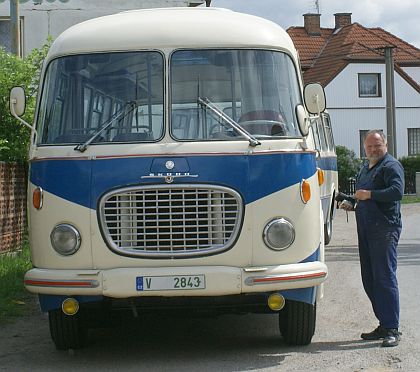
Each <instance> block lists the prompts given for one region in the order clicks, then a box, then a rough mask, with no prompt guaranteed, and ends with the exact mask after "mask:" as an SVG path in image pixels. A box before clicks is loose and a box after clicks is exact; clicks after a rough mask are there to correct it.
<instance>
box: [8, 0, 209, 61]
mask: <svg viewBox="0 0 420 372" xmlns="http://www.w3.org/2000/svg"><path fill="white" fill-rule="evenodd" d="M199 2H201V3H204V1H188V0H124V1H115V0H85V1H83V0H43V2H42V4H40V5H34V2H33V0H26V1H25V0H23V1H22V0H21V4H20V8H19V9H20V16H21V17H23V22H24V27H23V28H24V32H23V44H24V45H23V54H24V55H27V54H28V53H29V52H30V51H31V50H32V49H33V48H39V47H40V46H42V45H43V44H44V43H45V42H46V40H47V37H48V35H52V36H53V38H56V37H57V36H58V35H59V34H61V33H62V32H63V31H64V30H66V29H67V28H69V27H70V26H72V25H74V24H76V23H79V22H82V21H85V20H87V19H91V18H95V17H100V16H103V15H108V14H113V13H117V12H121V11H126V10H131V9H141V8H161V7H173V6H188V5H189V3H199ZM9 16H10V5H9V0H0V17H9Z"/></svg>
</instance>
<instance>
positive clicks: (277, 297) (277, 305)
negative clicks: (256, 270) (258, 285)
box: [267, 293, 286, 311]
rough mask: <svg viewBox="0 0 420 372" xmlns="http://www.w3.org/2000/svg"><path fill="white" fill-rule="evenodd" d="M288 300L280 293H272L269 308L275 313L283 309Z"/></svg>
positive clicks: (268, 301) (268, 302) (269, 298)
mask: <svg viewBox="0 0 420 372" xmlns="http://www.w3.org/2000/svg"><path fill="white" fill-rule="evenodd" d="M285 303H286V300H285V299H284V297H283V296H282V295H281V294H280V293H272V294H271V295H270V296H269V297H268V300H267V304H268V307H269V308H270V309H271V310H273V311H280V310H281V309H283V307H284V304H285Z"/></svg>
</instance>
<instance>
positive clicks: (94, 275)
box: [24, 261, 328, 298]
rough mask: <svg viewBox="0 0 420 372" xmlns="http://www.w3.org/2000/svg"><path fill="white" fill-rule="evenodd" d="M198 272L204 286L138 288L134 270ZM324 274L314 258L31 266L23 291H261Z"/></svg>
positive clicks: (118, 294) (313, 282) (316, 280)
mask: <svg viewBox="0 0 420 372" xmlns="http://www.w3.org/2000/svg"><path fill="white" fill-rule="evenodd" d="M174 275H175V276H184V275H185V276H192V275H204V276H205V282H206V286H205V288H204V289H194V290H191V289H177V290H156V291H139V290H137V289H136V278H137V277H139V276H147V277H152V276H174ZM327 276H328V269H327V266H326V265H325V264H324V263H323V262H320V261H313V262H305V263H298V264H289V265H279V266H264V267H245V268H239V267H230V266H199V267H158V268H115V269H105V270H50V269H38V268H34V269H32V270H29V271H28V272H27V273H26V275H25V279H24V283H25V286H26V288H27V290H28V291H29V292H32V293H38V294H50V295H66V296H75V295H86V296H106V297H111V298H129V297H141V296H147V297H149V296H166V297H175V296H203V297H209V296H227V295H235V294H242V293H244V294H245V293H262V292H271V291H279V290H287V289H296V288H309V287H315V286H318V285H320V284H321V283H323V282H324V281H325V279H326V278H327Z"/></svg>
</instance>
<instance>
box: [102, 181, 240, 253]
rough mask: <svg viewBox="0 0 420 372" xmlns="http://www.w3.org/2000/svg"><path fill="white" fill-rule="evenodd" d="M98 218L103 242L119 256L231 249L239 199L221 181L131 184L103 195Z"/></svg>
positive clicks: (237, 228) (238, 220) (238, 196)
mask: <svg viewBox="0 0 420 372" xmlns="http://www.w3.org/2000/svg"><path fill="white" fill-rule="evenodd" d="M99 208H100V219H101V221H100V223H101V227H102V232H103V234H104V238H105V240H106V242H107V244H108V246H109V247H110V248H111V249H113V250H114V251H117V252H118V253H120V254H123V255H129V256H141V257H151V258H153V257H159V258H176V257H179V258H185V257H192V256H198V255H206V254H214V253H218V252H221V251H224V250H227V249H229V248H230V246H231V245H232V243H233V242H234V241H235V239H236V236H237V235H238V233H239V229H240V224H241V221H242V210H243V208H242V199H241V197H240V195H239V194H238V193H237V192H236V191H234V190H232V189H228V188H225V187H220V186H207V185H206V186H203V185H159V186H142V187H130V188H124V189H120V190H116V191H112V192H110V193H108V194H106V195H104V196H103V197H102V199H101V202H100V206H99Z"/></svg>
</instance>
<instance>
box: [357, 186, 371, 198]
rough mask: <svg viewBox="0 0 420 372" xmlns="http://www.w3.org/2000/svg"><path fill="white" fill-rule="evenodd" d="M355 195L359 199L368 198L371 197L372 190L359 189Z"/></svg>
mask: <svg viewBox="0 0 420 372" xmlns="http://www.w3.org/2000/svg"><path fill="white" fill-rule="evenodd" d="M354 197H355V198H356V199H357V200H368V199H370V198H371V192H370V190H362V189H361V190H357V191H356V193H355V194H354Z"/></svg>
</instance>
